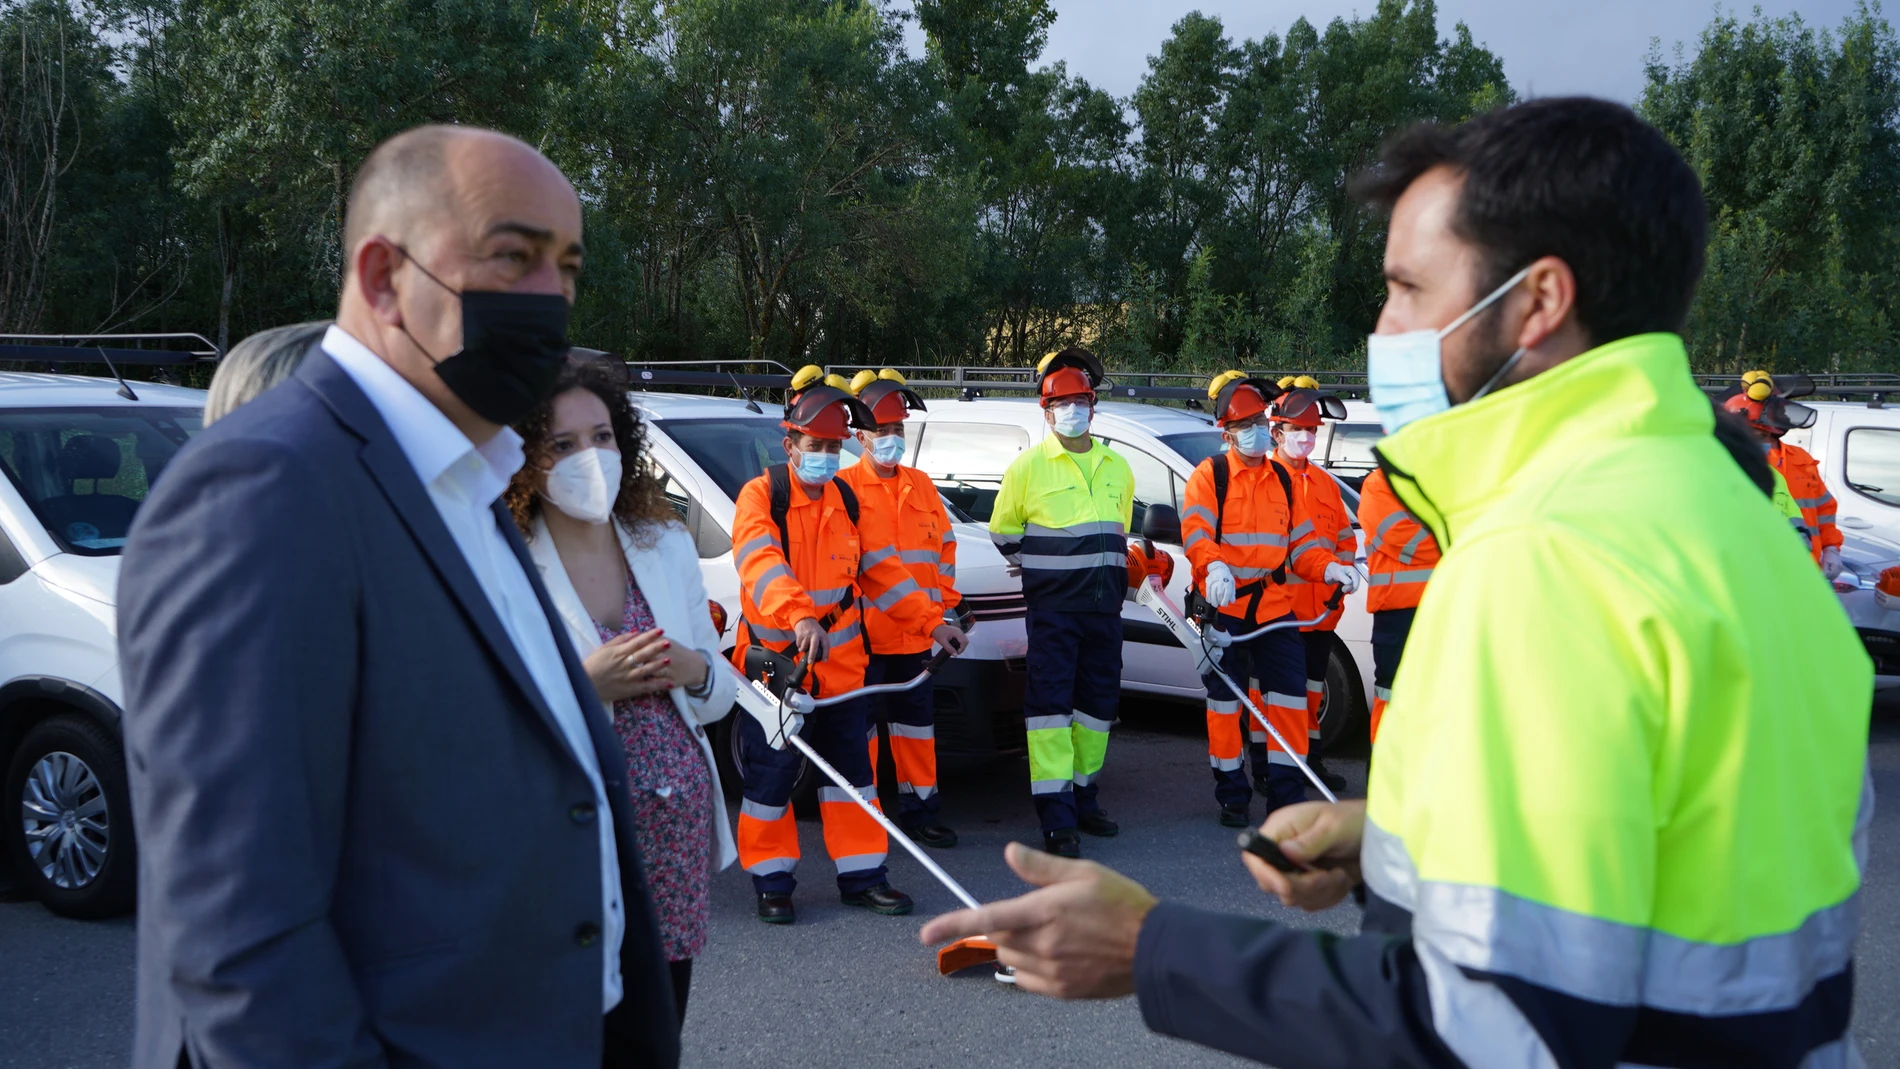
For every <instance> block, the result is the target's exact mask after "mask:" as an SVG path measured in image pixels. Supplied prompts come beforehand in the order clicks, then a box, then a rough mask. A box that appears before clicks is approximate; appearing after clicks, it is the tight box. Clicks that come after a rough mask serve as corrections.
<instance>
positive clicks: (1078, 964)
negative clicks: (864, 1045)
mask: <svg viewBox="0 0 1900 1069" xmlns="http://www.w3.org/2000/svg"><path fill="white" fill-rule="evenodd" d="M1003 858H1004V860H1006V861H1008V862H1009V867H1010V868H1012V869H1014V870H1015V872H1016V875H1018V876H1021V877H1022V878H1023V879H1024V880H1027V881H1028V882H1030V883H1032V884H1035V885H1036V886H1037V887H1038V888H1039V889H1038V890H1035V891H1031V892H1029V893H1028V894H1026V895H1023V896H1021V897H1019V898H1010V899H1005V900H1003V901H1001V902H992V903H990V904H989V905H987V906H982V907H980V908H977V909H964V910H958V911H957V912H955V913H946V914H944V915H943V916H941V917H938V918H936V919H934V920H932V921H931V922H930V923H928V924H926V925H924V929H923V931H922V932H920V933H919V935H918V937H919V939H921V940H922V941H923V942H924V943H942V942H947V941H949V940H952V939H962V938H964V937H966V936H972V935H987V936H989V937H990V939H991V940H992V941H993V942H995V943H996V960H997V961H998V962H1000V963H1002V964H1004V965H1008V966H1010V967H1011V968H1013V969H1015V970H1016V986H1017V987H1020V988H1023V989H1024V990H1027V991H1034V992H1036V993H1037V994H1041V995H1051V996H1053V997H1055V998H1063V999H1076V998H1116V997H1119V996H1121V995H1127V994H1130V993H1132V992H1133V991H1134V990H1135V943H1136V941H1137V940H1138V939H1139V938H1140V936H1141V925H1142V922H1143V921H1145V920H1146V919H1147V917H1148V911H1149V910H1151V909H1153V908H1154V906H1155V897H1154V896H1153V895H1151V894H1149V893H1148V891H1147V889H1146V888H1144V887H1142V886H1141V885H1140V884H1138V883H1136V882H1135V881H1133V880H1131V879H1129V878H1128V877H1126V876H1123V875H1121V874H1120V873H1118V872H1115V871H1114V870H1112V869H1109V868H1107V867H1105V866H1102V865H1098V864H1096V863H1095V862H1093V861H1071V860H1068V859H1066V858H1060V857H1055V856H1053V855H1051V854H1045V853H1043V852H1041V851H1039V850H1031V849H1030V848H1029V847H1026V846H1024V845H1022V844H1021V843H1010V844H1009V846H1007V847H1006V848H1004V850H1003Z"/></svg>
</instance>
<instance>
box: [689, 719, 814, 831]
mask: <svg viewBox="0 0 1900 1069" xmlns="http://www.w3.org/2000/svg"><path fill="white" fill-rule="evenodd" d="M745 715H747V714H746V712H745V710H743V709H741V708H739V707H738V706H736V705H735V706H733V707H732V712H731V713H730V714H728V715H727V716H726V717H725V718H724V719H722V720H720V721H719V722H718V723H717V724H715V725H714V728H713V731H714V734H713V755H714V757H715V758H716V759H717V761H718V763H719V782H720V785H721V786H722V787H723V788H725V790H726V792H727V794H728V795H730V796H733V797H737V796H738V795H740V794H742V793H743V792H744V791H745V762H744V761H743V760H742V759H741V758H740V756H739V735H740V732H739V718H740V717H742V716H745ZM818 779H819V772H818V770H817V769H816V768H813V767H812V763H811V762H810V761H808V760H806V759H805V758H804V757H803V756H802V755H801V756H800V757H799V759H798V780H797V781H796V782H795V783H793V784H792V808H793V810H794V811H795V812H796V813H797V814H798V815H799V816H800V817H802V818H804V819H807V820H809V819H811V818H812V817H815V816H817V815H818Z"/></svg>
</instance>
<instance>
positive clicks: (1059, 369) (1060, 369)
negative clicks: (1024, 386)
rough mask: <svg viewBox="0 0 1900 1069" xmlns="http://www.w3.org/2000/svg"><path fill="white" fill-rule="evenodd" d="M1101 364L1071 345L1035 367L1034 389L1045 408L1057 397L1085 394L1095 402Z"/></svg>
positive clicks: (1090, 355) (1091, 355) (1099, 381)
mask: <svg viewBox="0 0 1900 1069" xmlns="http://www.w3.org/2000/svg"><path fill="white" fill-rule="evenodd" d="M1103 377H1104V374H1103V372H1102V362H1101V361H1100V360H1098V359H1096V356H1095V354H1094V353H1091V352H1089V351H1088V350H1087V349H1084V348H1082V347H1081V346H1077V345H1072V346H1070V347H1068V348H1067V349H1064V350H1062V351H1061V352H1059V353H1050V354H1049V355H1048V356H1045V357H1043V358H1042V360H1041V362H1040V363H1038V364H1037V365H1036V382H1037V389H1038V391H1039V392H1040V393H1041V394H1042V404H1043V407H1044V408H1047V407H1048V406H1049V402H1050V401H1052V400H1054V399H1056V398H1058V397H1071V396H1074V395H1076V394H1087V395H1088V397H1089V400H1091V401H1093V400H1094V399H1095V388H1096V387H1097V386H1100V385H1101V384H1102V379H1103Z"/></svg>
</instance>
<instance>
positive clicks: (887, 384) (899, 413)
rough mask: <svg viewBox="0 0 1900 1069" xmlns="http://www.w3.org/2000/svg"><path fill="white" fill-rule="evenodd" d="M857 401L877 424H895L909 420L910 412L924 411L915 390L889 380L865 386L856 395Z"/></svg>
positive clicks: (921, 399) (922, 402) (880, 380)
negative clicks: (867, 410)
mask: <svg viewBox="0 0 1900 1069" xmlns="http://www.w3.org/2000/svg"><path fill="white" fill-rule="evenodd" d="M858 400H859V401H861V402H863V403H864V406H865V407H866V408H867V409H869V410H870V412H871V418H872V419H873V420H874V421H875V422H877V423H896V422H897V421H899V420H903V419H908V418H910V414H911V413H912V412H922V411H924V399H923V398H922V397H919V396H918V395H917V391H916V390H913V389H911V388H910V387H908V386H906V385H904V384H903V383H901V382H893V381H891V380H890V379H879V380H877V381H876V382H873V383H871V384H870V385H868V386H866V387H865V388H864V390H863V392H861V393H859V394H858Z"/></svg>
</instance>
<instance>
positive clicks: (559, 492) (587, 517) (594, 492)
mask: <svg viewBox="0 0 1900 1069" xmlns="http://www.w3.org/2000/svg"><path fill="white" fill-rule="evenodd" d="M542 496H543V497H545V498H547V499H548V500H549V501H551V502H553V503H554V507H555V508H558V509H560V510H561V511H562V512H565V513H567V514H568V515H569V516H572V517H574V518H575V519H577V520H581V521H583V522H586V523H606V522H607V520H608V519H609V518H610V517H611V516H613V514H614V502H615V501H617V500H618V499H619V498H620V450H618V449H583V450H581V451H580V452H578V453H575V454H572V455H571V456H565V457H562V458H561V459H560V460H559V461H557V462H556V463H555V465H554V466H553V467H552V468H549V469H548V485H547V489H546V490H543V491H542Z"/></svg>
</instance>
